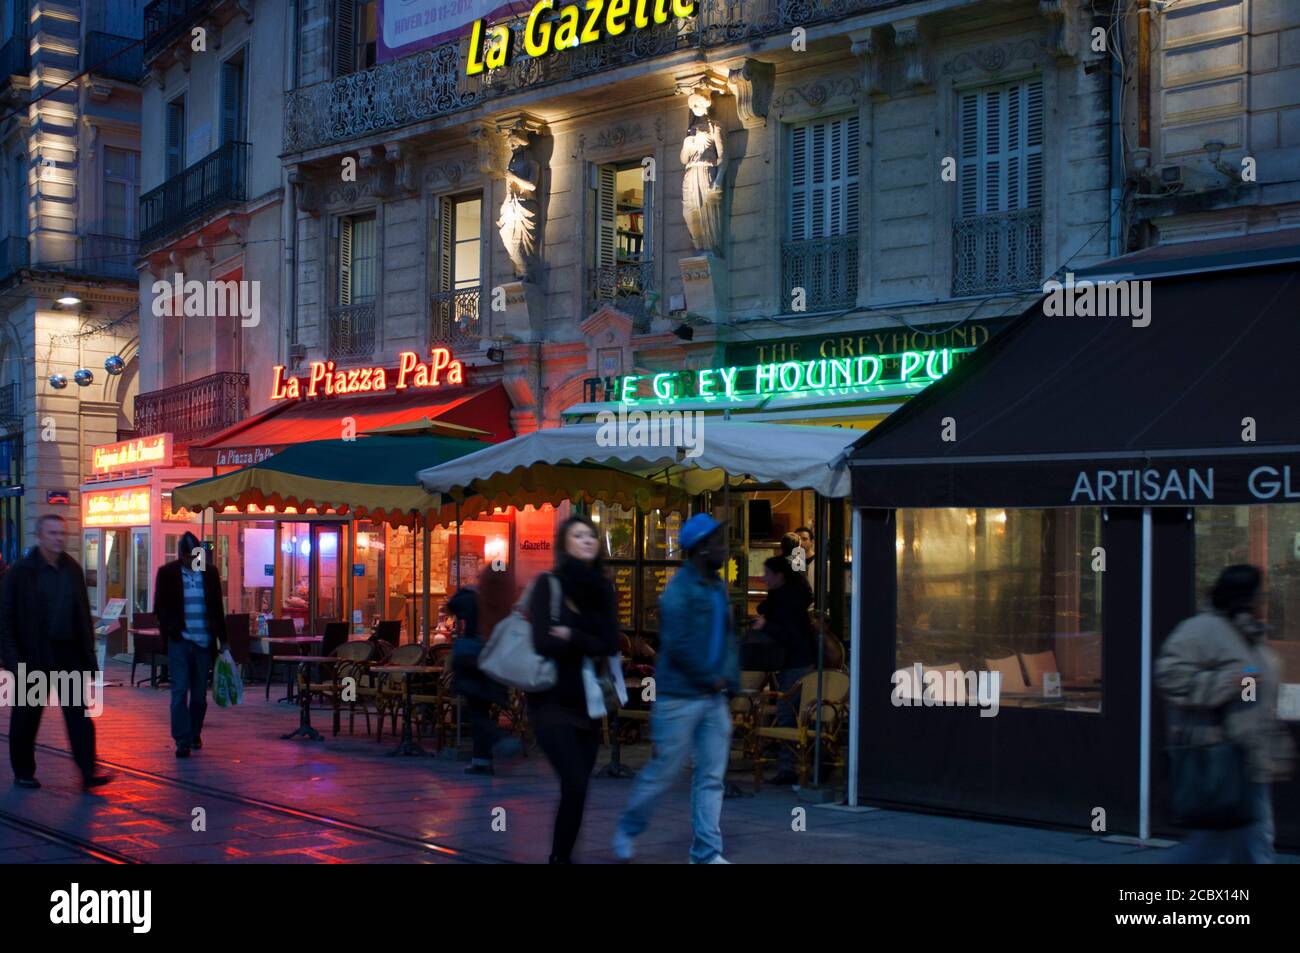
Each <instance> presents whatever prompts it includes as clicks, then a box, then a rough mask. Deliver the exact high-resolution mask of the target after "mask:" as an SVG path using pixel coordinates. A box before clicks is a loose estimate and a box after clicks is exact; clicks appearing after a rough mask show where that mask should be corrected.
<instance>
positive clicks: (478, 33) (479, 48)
mask: <svg viewBox="0 0 1300 953" xmlns="http://www.w3.org/2000/svg"><path fill="white" fill-rule="evenodd" d="M481 72H483V21H482V20H475V21H474V28H473V30H472V31H471V32H470V35H469V61H468V62H467V63H466V64H465V75H466V76H474V75H476V74H478V73H481Z"/></svg>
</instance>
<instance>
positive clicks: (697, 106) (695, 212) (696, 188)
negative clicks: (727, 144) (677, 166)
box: [682, 90, 727, 257]
mask: <svg viewBox="0 0 1300 953" xmlns="http://www.w3.org/2000/svg"><path fill="white" fill-rule="evenodd" d="M687 102H688V104H689V105H690V110H691V125H690V128H688V129H687V130H686V138H685V139H683V140H682V165H684V166H685V167H686V174H685V176H684V178H683V180H682V215H683V217H684V218H685V219H686V230H687V231H689V232H690V233H691V242H692V244H694V246H695V247H696V248H697V249H698V250H700V251H704V252H711V253H713V254H714V255H718V256H719V257H721V255H722V247H723V241H722V198H723V182H724V180H725V177H726V174H727V160H726V156H725V154H724V152H723V143H722V139H723V134H722V127H721V126H719V125H718V124H717V123H716V122H714V121H713V119H712V118H711V117H710V116H709V110H710V109H711V108H712V106H713V102H712V99H711V97H710V94H709V93H708V92H706V91H702V90H696V91H695V92H693V93H691V94H690V98H689V99H688V100H687Z"/></svg>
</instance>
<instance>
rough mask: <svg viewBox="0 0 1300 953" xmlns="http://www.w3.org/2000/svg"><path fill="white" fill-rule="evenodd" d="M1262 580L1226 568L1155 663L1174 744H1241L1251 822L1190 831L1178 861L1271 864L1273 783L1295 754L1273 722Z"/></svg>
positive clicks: (1251, 570) (1273, 663)
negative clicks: (1203, 606) (1204, 604)
mask: <svg viewBox="0 0 1300 953" xmlns="http://www.w3.org/2000/svg"><path fill="white" fill-rule="evenodd" d="M1261 582H1262V577H1261V574H1260V571H1259V569H1257V568H1256V567H1254V566H1250V565H1245V564H1238V565H1234V566H1228V567H1227V568H1226V569H1224V570H1223V572H1221V573H1220V574H1219V578H1218V581H1216V582H1215V584H1214V588H1213V589H1211V591H1210V605H1211V608H1210V609H1208V610H1206V611H1204V612H1201V613H1200V614H1198V615H1196V616H1193V617H1192V618H1190V619H1185V620H1183V621H1182V622H1180V623H1179V624H1178V627H1177V628H1175V629H1174V631H1173V633H1172V634H1171V635H1170V636H1169V638H1168V639H1166V640H1165V644H1164V646H1163V648H1162V649H1161V651H1160V656H1159V658H1158V659H1157V660H1156V665H1155V680H1156V685H1157V686H1159V688H1160V691H1161V692H1162V693H1163V694H1164V696H1165V699H1166V701H1167V702H1169V704H1170V705H1171V706H1172V710H1171V711H1170V713H1169V740H1170V744H1171V746H1185V745H1197V746H1200V745H1212V744H1218V743H1222V742H1225V741H1226V742H1227V743H1229V744H1232V745H1235V746H1237V747H1238V748H1239V749H1240V750H1241V753H1242V764H1243V767H1244V778H1243V780H1244V781H1245V801H1246V802H1247V803H1246V807H1247V810H1246V811H1244V812H1243V813H1244V814H1246V815H1248V817H1249V819H1248V820H1246V821H1245V822H1244V823H1242V824H1240V825H1239V826H1236V827H1229V828H1227V829H1221V828H1216V829H1204V828H1201V829H1193V831H1192V834H1191V836H1190V837H1189V838H1188V839H1187V841H1186V842H1185V843H1184V844H1183V845H1182V847H1181V848H1180V850H1179V853H1178V854H1177V855H1175V858H1174V859H1175V860H1176V861H1181V862H1183V863H1249V864H1270V863H1272V862H1273V802H1272V788H1271V785H1272V783H1273V782H1274V781H1278V780H1282V779H1284V778H1286V777H1289V776H1290V773H1291V766H1292V763H1293V761H1294V757H1295V749H1294V745H1293V743H1292V741H1291V736H1290V733H1289V732H1288V731H1287V729H1286V727H1285V726H1284V725H1283V724H1282V723H1281V722H1280V721H1279V720H1278V717H1277V696H1278V685H1279V683H1280V682H1281V677H1280V676H1281V668H1280V666H1279V664H1278V658H1277V656H1276V654H1274V652H1273V651H1272V650H1271V649H1270V648H1268V646H1267V645H1265V643H1264V634H1265V633H1266V632H1267V631H1268V627H1267V626H1266V625H1264V624H1263V623H1261V622H1260V621H1259V593H1260V586H1261Z"/></svg>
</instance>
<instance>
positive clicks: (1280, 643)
mask: <svg viewBox="0 0 1300 953" xmlns="http://www.w3.org/2000/svg"><path fill="white" fill-rule="evenodd" d="M1195 533H1196V544H1195V546H1196V595H1197V598H1198V600H1200V603H1201V604H1202V605H1208V604H1209V596H1208V593H1209V591H1210V588H1211V587H1212V586H1213V585H1214V581H1215V580H1216V579H1217V578H1218V576H1219V573H1220V572H1221V571H1222V570H1223V568H1224V567H1225V566H1231V565H1233V564H1234V563H1250V564H1251V565H1253V566H1258V567H1259V569H1260V570H1261V571H1262V572H1263V574H1264V594H1263V598H1262V599H1261V600H1260V607H1261V611H1262V612H1263V616H1264V617H1263V621H1264V622H1266V623H1267V624H1268V626H1269V628H1270V629H1271V631H1270V632H1269V633H1268V645H1269V647H1270V648H1271V649H1273V651H1274V652H1275V653H1276V654H1277V656H1278V659H1279V660H1280V662H1281V664H1282V681H1283V682H1284V683H1286V684H1289V685H1291V686H1294V687H1293V688H1287V689H1285V690H1284V695H1283V697H1282V698H1281V699H1279V706H1280V707H1284V708H1285V709H1286V710H1288V711H1293V710H1295V709H1293V708H1292V707H1291V706H1297V707H1300V632H1298V631H1297V630H1300V505H1295V504H1279V505H1276V506H1198V507H1197V508H1196V520H1195ZM1292 698H1294V701H1291V700H1290V699H1292Z"/></svg>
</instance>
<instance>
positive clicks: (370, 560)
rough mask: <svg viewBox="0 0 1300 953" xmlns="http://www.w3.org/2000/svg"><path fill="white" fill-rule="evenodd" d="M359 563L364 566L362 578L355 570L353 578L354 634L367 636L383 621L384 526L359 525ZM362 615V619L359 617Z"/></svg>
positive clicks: (357, 560)
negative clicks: (366, 634)
mask: <svg viewBox="0 0 1300 953" xmlns="http://www.w3.org/2000/svg"><path fill="white" fill-rule="evenodd" d="M356 525H357V541H356V563H355V566H360V567H362V575H360V576H357V575H356V572H355V568H354V570H353V576H352V593H353V596H352V598H353V602H352V606H353V609H352V612H353V624H352V628H353V631H354V633H356V634H358V635H361V634H365V633H368V632H369V631H370V630H371V628H372V627H373V626H374V625H375V624H376V623H377V622H379V621H380V620H381V619H383V618H384V606H383V596H384V591H383V588H382V587H383V576H384V552H385V550H386V548H387V542H388V538H387V534H386V533H385V529H386V527H385V526H384V525H383V524H382V523H362V522H358V523H357V524H356ZM358 615H359V617H358Z"/></svg>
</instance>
